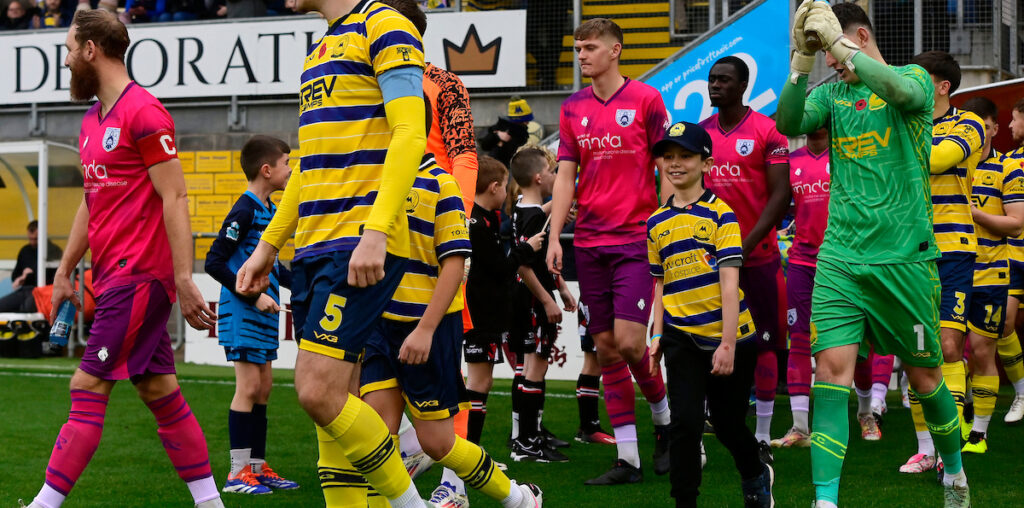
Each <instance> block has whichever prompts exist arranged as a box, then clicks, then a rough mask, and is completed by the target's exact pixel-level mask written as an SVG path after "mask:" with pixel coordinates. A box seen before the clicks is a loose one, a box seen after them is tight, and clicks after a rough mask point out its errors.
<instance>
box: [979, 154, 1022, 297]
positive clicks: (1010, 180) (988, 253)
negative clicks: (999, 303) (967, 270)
mask: <svg viewBox="0 0 1024 508" xmlns="http://www.w3.org/2000/svg"><path fill="white" fill-rule="evenodd" d="M971 199H972V201H973V202H974V206H976V207H978V209H979V210H981V211H983V212H985V213H989V214H992V215H1005V213H1004V211H1003V205H1004V204H1007V203H1019V202H1021V201H1024V171H1022V170H1021V165H1020V162H1019V161H1017V160H1014V159H1010V158H1007V157H1006V156H1004V155H1003V154H1001V153H999V152H996V151H995V150H993V151H992V156H991V157H989V158H988V159H986V160H984V161H982V162H981V163H980V164H978V169H976V170H975V172H974V195H973V196H971ZM977 234H978V258H977V259H976V260H975V262H974V286H975V287H980V286H1005V285H1007V284H1008V283H1009V281H1010V276H1009V264H1008V258H1009V247H1008V245H1007V239H1006V237H1004V236H1001V235H998V234H995V233H991V232H989V231H988V230H987V229H985V227H984V226H981V225H978V229H977Z"/></svg>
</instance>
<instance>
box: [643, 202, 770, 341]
mask: <svg viewBox="0 0 1024 508" xmlns="http://www.w3.org/2000/svg"><path fill="white" fill-rule="evenodd" d="M672 201H673V199H672V198H670V199H669V201H668V202H667V203H666V204H665V205H664V206H662V207H661V208H659V209H657V210H655V211H654V214H652V215H651V217H650V218H649V219H647V258H648V261H649V262H650V265H651V275H653V276H655V277H658V278H662V279H664V280H663V287H664V292H663V293H662V303H664V306H665V324H666V325H669V326H673V327H675V328H677V329H679V330H682V331H684V332H686V333H689V334H690V335H692V336H693V337H694V338H695V340H697V341H698V342H699V343H701V344H703V345H707V346H716V345H718V343H719V342H720V341H721V340H722V287H721V284H720V283H719V274H718V268H719V267H721V266H727V267H728V266H734V267H739V266H740V265H742V264H743V246H742V240H741V238H740V226H739V223H738V222H737V221H736V215H735V214H733V211H732V209H731V208H729V205H727V204H726V203H725V201H722V200H721V199H719V198H718V196H715V195H714V194H713V193H712V192H711V191H705V192H704V194H703V195H702V196H701V197H700V199H699V200H697V202H696V203H692V204H688V205H685V206H683V207H677V206H674V205H673V204H672ZM738 291H739V304H740V308H739V320H738V323H737V325H738V329H737V333H736V340H737V341H742V340H744V339H747V338H749V337H751V336H752V335H753V333H754V325H753V321H752V320H751V318H750V311H749V310H748V309H747V304H746V302H745V301H744V299H743V290H738Z"/></svg>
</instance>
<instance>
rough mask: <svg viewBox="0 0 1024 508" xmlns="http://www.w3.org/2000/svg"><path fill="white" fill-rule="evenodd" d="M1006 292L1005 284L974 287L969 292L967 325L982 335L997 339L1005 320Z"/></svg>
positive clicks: (999, 336)
mask: <svg viewBox="0 0 1024 508" xmlns="http://www.w3.org/2000/svg"><path fill="white" fill-rule="evenodd" d="M1006 294H1007V287H1006V286H981V287H975V288H974V289H973V290H972V292H971V308H970V311H968V313H967V327H968V328H969V329H970V330H971V331H972V332H974V333H976V334H978V335H981V336H982V337H988V338H990V339H993V340H999V339H1000V338H1001V337H1002V336H1003V324H1004V323H1005V322H1006Z"/></svg>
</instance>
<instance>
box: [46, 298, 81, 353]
mask: <svg viewBox="0 0 1024 508" xmlns="http://www.w3.org/2000/svg"><path fill="white" fill-rule="evenodd" d="M76 294H77V293H76ZM74 322H75V304H73V303H71V299H70V298H69V299H67V300H64V303H62V304H60V309H58V310H57V320H56V321H54V322H53V327H52V328H50V343H51V344H55V345H57V346H66V345H68V336H70V335H71V323H74Z"/></svg>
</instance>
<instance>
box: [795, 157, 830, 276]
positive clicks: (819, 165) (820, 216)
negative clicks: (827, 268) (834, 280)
mask: <svg viewBox="0 0 1024 508" xmlns="http://www.w3.org/2000/svg"><path fill="white" fill-rule="evenodd" d="M789 185H790V186H791V187H792V188H793V203H794V204H795V205H796V218H795V221H796V237H795V238H794V239H793V246H792V247H790V248H789V262H790V263H795V264H798V265H807V266H817V264H818V247H821V241H822V239H824V238H825V227H826V226H827V225H828V189H829V167H828V150H825V151H824V152H822V153H821V154H819V155H814V154H812V153H811V151H810V150H808V149H807V147H806V146H805V147H803V148H801V149H799V150H796V151H794V152H793V153H791V154H789Z"/></svg>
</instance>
